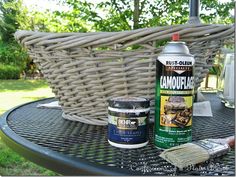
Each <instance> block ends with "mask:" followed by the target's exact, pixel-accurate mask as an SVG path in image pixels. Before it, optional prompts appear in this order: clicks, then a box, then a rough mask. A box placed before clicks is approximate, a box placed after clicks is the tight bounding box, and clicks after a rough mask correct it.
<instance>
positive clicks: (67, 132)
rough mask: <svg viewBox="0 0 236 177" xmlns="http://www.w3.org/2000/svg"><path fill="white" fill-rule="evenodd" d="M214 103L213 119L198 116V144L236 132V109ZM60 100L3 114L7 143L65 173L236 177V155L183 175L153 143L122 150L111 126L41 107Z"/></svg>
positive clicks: (0, 121)
mask: <svg viewBox="0 0 236 177" xmlns="http://www.w3.org/2000/svg"><path fill="white" fill-rule="evenodd" d="M205 96H206V98H207V99H208V100H210V102H211V106H212V112H213V117H194V118H193V133H192V134H193V140H198V139H205V138H221V137H222V138H223V137H226V136H231V135H233V134H234V130H235V129H234V127H235V117H234V109H229V108H226V107H224V105H223V104H222V103H221V102H220V100H219V99H218V98H217V97H216V95H215V94H205ZM51 101H55V99H54V98H50V99H44V100H39V101H35V102H30V103H27V104H24V105H21V106H18V107H16V108H13V109H12V110H10V111H8V112H6V113H5V114H4V115H2V117H1V119H0V126H1V131H0V135H1V138H2V139H3V141H5V142H6V144H7V145H8V146H9V147H11V148H12V149H13V150H15V151H17V152H18V153H19V154H21V155H23V156H24V157H26V158H28V159H29V160H31V161H33V162H35V163H37V164H39V165H41V166H44V167H46V168H48V169H51V170H53V171H55V172H57V173H60V174H63V175H162V176H163V175H181V176H182V175H232V176H234V175H235V158H234V156H235V154H234V152H235V151H234V150H231V151H230V152H229V153H228V154H227V155H224V156H222V157H219V158H216V159H213V160H210V161H208V162H205V163H202V164H200V165H197V166H196V167H194V168H187V169H185V170H183V171H180V170H179V169H178V168H175V167H174V166H173V165H171V164H169V163H168V162H166V161H165V160H163V159H161V158H160V157H159V156H158V155H159V154H160V153H161V150H159V149H157V148H156V147H155V146H154V144H153V125H151V126H150V127H151V128H150V143H149V144H148V145H147V146H146V147H143V148H140V149H132V150H127V149H119V148H116V147H112V146H111V145H109V143H108V142H107V127H106V126H94V125H88V124H84V123H80V122H75V121H69V120H65V119H63V118H62V116H61V115H62V110H61V109H49V108H37V107H36V106H37V105H38V104H39V103H40V104H42V103H48V102H51Z"/></svg>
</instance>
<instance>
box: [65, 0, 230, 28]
mask: <svg viewBox="0 0 236 177" xmlns="http://www.w3.org/2000/svg"><path fill="white" fill-rule="evenodd" d="M62 2H63V3H64V4H65V5H68V6H70V7H71V9H72V10H71V11H69V12H66V13H64V14H63V15H65V16H76V17H78V18H80V19H83V20H84V21H88V22H92V23H93V25H92V29H93V30H97V31H120V30H130V29H136V28H144V27H152V26H163V25H172V24H184V23H186V22H187V20H188V16H189V0H132V1H130V0H106V1H102V2H100V3H98V4H97V5H95V4H93V3H88V2H86V1H85V0H63V1H62ZM233 8H234V1H233V0H231V2H228V3H221V2H219V1H218V0H201V13H200V17H201V19H202V21H203V22H204V23H233V22H234V18H232V17H231V16H230V10H232V9H233ZM62 17H63V16H62Z"/></svg>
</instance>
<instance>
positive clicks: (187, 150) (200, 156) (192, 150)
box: [160, 143, 210, 169]
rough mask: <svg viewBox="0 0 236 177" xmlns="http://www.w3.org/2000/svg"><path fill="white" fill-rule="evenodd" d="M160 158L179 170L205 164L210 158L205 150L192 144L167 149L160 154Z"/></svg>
mask: <svg viewBox="0 0 236 177" xmlns="http://www.w3.org/2000/svg"><path fill="white" fill-rule="evenodd" d="M160 157H162V158H163V159H165V160H166V161H168V162H170V163H171V164H173V165H175V166H177V167H178V168H179V169H183V168H184V167H188V166H190V165H195V164H198V163H201V162H205V161H206V160H208V159H209V158H210V156H209V153H208V152H207V150H206V149H204V148H202V147H201V146H198V145H196V144H193V143H186V144H183V145H180V146H176V147H173V148H170V149H167V150H165V151H164V152H162V153H161V154H160Z"/></svg>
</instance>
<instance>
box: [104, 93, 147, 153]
mask: <svg viewBox="0 0 236 177" xmlns="http://www.w3.org/2000/svg"><path fill="white" fill-rule="evenodd" d="M108 103H109V106H108V142H109V143H110V144H111V145H112V146H115V147H118V148H127V149H134V148H140V147H143V146H145V145H147V144H148V140H149V136H148V121H149V113H150V101H149V100H148V99H146V98H140V97H116V98H112V99H110V100H109V101H108Z"/></svg>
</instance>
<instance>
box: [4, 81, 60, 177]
mask: <svg viewBox="0 0 236 177" xmlns="http://www.w3.org/2000/svg"><path fill="white" fill-rule="evenodd" d="M52 96H54V94H53V93H52V92H51V89H50V88H49V87H48V85H47V83H46V82H45V81H44V80H0V114H2V113H4V112H5V111H7V110H9V109H10V108H12V107H15V106H17V105H20V104H23V103H26V102H30V101H33V100H37V99H41V98H47V97H52ZM0 175H4V176H12V175H14V176H27V175H37V176H52V175H53V176H55V175H57V174H56V173H54V172H52V171H50V170H47V169H45V168H43V167H40V166H38V165H36V164H34V163H32V162H30V161H28V160H26V159H24V158H23V157H22V156H20V155H18V154H17V153H15V152H14V151H12V150H11V149H10V148H8V147H7V146H6V145H5V144H4V142H2V140H1V139H0Z"/></svg>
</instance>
